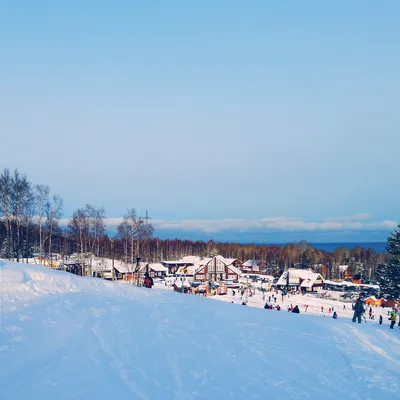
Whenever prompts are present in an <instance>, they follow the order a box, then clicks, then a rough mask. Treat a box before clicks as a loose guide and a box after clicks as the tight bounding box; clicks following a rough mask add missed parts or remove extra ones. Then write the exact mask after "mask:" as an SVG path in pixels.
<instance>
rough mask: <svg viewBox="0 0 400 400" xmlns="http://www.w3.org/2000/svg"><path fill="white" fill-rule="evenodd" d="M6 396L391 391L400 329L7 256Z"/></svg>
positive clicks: (396, 377)
mask: <svg viewBox="0 0 400 400" xmlns="http://www.w3.org/2000/svg"><path fill="white" fill-rule="evenodd" d="M0 264H1V265H0V280H1V281H0V288H1V319H0V324H1V325H0V399H7V400H17V399H18V400H19V399H24V400H25V399H32V400H36V399H40V400H47V399H49V400H50V399H57V400H63V399H96V400H101V399H121V400H123V399H149V400H158V399H162V400H168V399H171V400H172V399H177V400H180V399H185V400H189V399H219V398H220V399H222V398H223V399H245V400H248V399H266V398H268V399H273V400H279V399H286V400H292V399H302V400H305V399H324V400H328V399H335V400H338V399H363V400H366V399H371V400H372V399H373V400H376V399H379V400H384V399H392V398H396V396H397V395H398V393H399V382H400V346H399V345H400V331H399V330H398V329H399V328H397V327H396V329H395V330H394V331H389V329H388V327H387V326H379V325H375V324H362V325H359V324H352V323H351V322H350V321H349V320H333V319H332V318H321V317H315V316H308V315H296V314H292V313H287V312H284V311H282V312H272V311H268V310H263V309H257V308H250V307H244V306H241V305H236V304H230V303H225V302H218V301H209V300H208V299H204V298H200V297H196V296H190V295H183V294H179V293H173V292H169V291H165V290H154V289H152V290H149V289H144V288H135V287H132V286H130V285H123V284H118V283H115V284H114V283H111V282H106V281H103V280H100V279H96V278H80V277H77V276H74V275H71V274H68V273H64V272H57V271H53V270H50V269H47V268H44V267H39V266H34V265H28V264H17V263H5V262H0Z"/></svg>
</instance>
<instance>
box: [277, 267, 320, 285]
mask: <svg viewBox="0 0 400 400" xmlns="http://www.w3.org/2000/svg"><path fill="white" fill-rule="evenodd" d="M288 273H289V284H298V283H299V280H300V279H301V280H302V281H303V282H302V284H301V286H302V287H312V286H313V285H314V284H315V282H316V280H317V279H320V280H322V282H323V281H324V279H323V278H322V276H321V274H319V273H317V272H312V271H309V270H306V269H294V268H293V269H291V268H289V269H288V270H287V271H285V272H283V274H282V275H281V276H280V278H279V279H278V282H277V285H286V284H287V274H288Z"/></svg>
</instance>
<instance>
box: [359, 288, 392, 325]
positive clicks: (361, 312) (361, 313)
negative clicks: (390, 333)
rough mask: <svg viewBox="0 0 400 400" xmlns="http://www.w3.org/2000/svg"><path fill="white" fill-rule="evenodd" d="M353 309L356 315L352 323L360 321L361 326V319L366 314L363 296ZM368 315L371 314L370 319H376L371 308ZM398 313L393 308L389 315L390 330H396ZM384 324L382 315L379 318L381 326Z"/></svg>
mask: <svg viewBox="0 0 400 400" xmlns="http://www.w3.org/2000/svg"><path fill="white" fill-rule="evenodd" d="M353 309H354V315H353V319H352V321H353V322H356V321H358V323H359V324H361V317H362V315H363V314H364V313H365V309H364V302H363V300H362V296H359V298H358V299H357V300H356V302H355V304H354V307H353ZM368 313H369V318H370V319H374V318H373V314H372V308H371V307H370V309H369V312H368ZM397 313H398V311H397V310H396V309H395V308H393V309H392V311H390V312H388V314H389V318H388V319H389V321H390V329H394V326H395V325H396V321H397ZM382 322H383V318H382V315H380V316H379V325H382ZM398 326H400V319H399V325H398Z"/></svg>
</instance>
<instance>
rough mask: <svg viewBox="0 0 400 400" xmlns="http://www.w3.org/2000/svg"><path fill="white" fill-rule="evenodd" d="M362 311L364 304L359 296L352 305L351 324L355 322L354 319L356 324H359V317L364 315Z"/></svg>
mask: <svg viewBox="0 0 400 400" xmlns="http://www.w3.org/2000/svg"><path fill="white" fill-rule="evenodd" d="M364 311H365V310H364V304H363V301H362V298H361V296H360V297H359V298H358V299H357V301H356V303H355V304H354V315H353V322H356V319H358V323H359V324H361V315H362V314H363V313H364Z"/></svg>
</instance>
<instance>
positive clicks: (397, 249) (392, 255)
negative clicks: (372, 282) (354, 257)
mask: <svg viewBox="0 0 400 400" xmlns="http://www.w3.org/2000/svg"><path fill="white" fill-rule="evenodd" d="M398 228H399V229H400V224H399V226H398ZM386 250H387V252H388V254H389V257H388V261H387V263H386V264H380V265H379V266H378V269H377V272H376V274H377V276H378V283H379V286H380V288H381V294H382V296H383V297H385V298H387V299H398V298H400V230H395V231H394V232H393V233H392V234H391V235H390V236H389V238H388V241H387V247H386Z"/></svg>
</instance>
